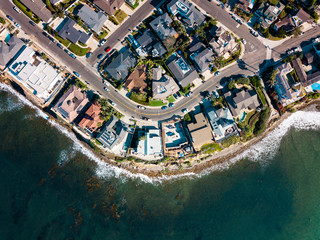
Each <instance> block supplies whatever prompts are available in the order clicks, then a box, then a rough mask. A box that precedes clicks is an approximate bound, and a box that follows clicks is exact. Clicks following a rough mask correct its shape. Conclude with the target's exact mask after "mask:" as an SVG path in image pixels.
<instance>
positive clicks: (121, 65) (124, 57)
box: [105, 49, 137, 80]
mask: <svg viewBox="0 0 320 240" xmlns="http://www.w3.org/2000/svg"><path fill="white" fill-rule="evenodd" d="M136 64H137V59H136V57H135V55H134V54H133V53H132V52H131V51H130V50H129V49H127V50H126V51H124V52H122V53H119V54H118V56H117V57H116V58H115V59H114V60H113V61H112V62H111V63H110V64H109V65H108V66H107V67H106V68H105V71H107V72H108V73H109V74H110V76H111V77H113V78H114V79H116V80H119V79H120V80H123V79H125V78H126V77H127V76H128V74H129V71H128V68H130V67H134V66H135V65H136Z"/></svg>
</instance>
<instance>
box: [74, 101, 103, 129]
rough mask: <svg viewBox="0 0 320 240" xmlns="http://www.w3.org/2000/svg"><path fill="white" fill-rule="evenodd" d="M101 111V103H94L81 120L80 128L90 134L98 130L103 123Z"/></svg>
mask: <svg viewBox="0 0 320 240" xmlns="http://www.w3.org/2000/svg"><path fill="white" fill-rule="evenodd" d="M100 112H101V106H100V104H99V103H98V102H94V103H92V104H91V106H90V107H89V108H88V110H87V111H86V112H85V114H84V116H83V118H82V119H81V121H80V122H79V124H78V126H79V128H81V129H82V130H83V131H85V132H87V133H89V134H92V133H93V132H94V131H96V130H97V129H98V128H99V126H100V125H102V123H103V120H101V119H100V116H99V114H100Z"/></svg>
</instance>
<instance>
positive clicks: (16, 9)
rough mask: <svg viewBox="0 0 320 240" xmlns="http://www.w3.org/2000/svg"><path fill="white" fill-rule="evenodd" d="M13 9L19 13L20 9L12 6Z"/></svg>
mask: <svg viewBox="0 0 320 240" xmlns="http://www.w3.org/2000/svg"><path fill="white" fill-rule="evenodd" d="M13 9H14V10H15V11H16V12H17V13H21V10H20V9H19V8H17V7H13Z"/></svg>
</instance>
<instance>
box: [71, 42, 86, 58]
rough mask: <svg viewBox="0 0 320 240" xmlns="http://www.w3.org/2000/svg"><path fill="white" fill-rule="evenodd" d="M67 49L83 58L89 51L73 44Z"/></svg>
mask: <svg viewBox="0 0 320 240" xmlns="http://www.w3.org/2000/svg"><path fill="white" fill-rule="evenodd" d="M68 49H69V50H70V51H71V52H73V53H74V54H76V55H78V56H84V55H86V53H87V52H88V51H89V48H82V47H80V46H78V45H77V44H74V43H71V44H70V46H69V47H68Z"/></svg>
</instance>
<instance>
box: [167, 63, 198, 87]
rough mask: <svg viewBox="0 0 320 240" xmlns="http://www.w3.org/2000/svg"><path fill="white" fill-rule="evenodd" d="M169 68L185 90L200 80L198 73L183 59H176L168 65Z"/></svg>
mask: <svg viewBox="0 0 320 240" xmlns="http://www.w3.org/2000/svg"><path fill="white" fill-rule="evenodd" d="M167 66H168V68H169V69H170V71H171V72H172V74H173V76H174V77H175V78H176V80H177V81H178V84H179V85H180V86H181V87H183V88H184V87H186V86H188V85H189V84H192V83H193V82H194V80H196V79H197V78H199V75H198V73H197V71H196V70H195V69H194V68H193V67H192V66H190V65H189V64H188V63H187V62H186V60H184V58H183V57H176V58H175V59H173V60H172V61H171V62H170V63H169V64H168V63H167Z"/></svg>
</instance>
